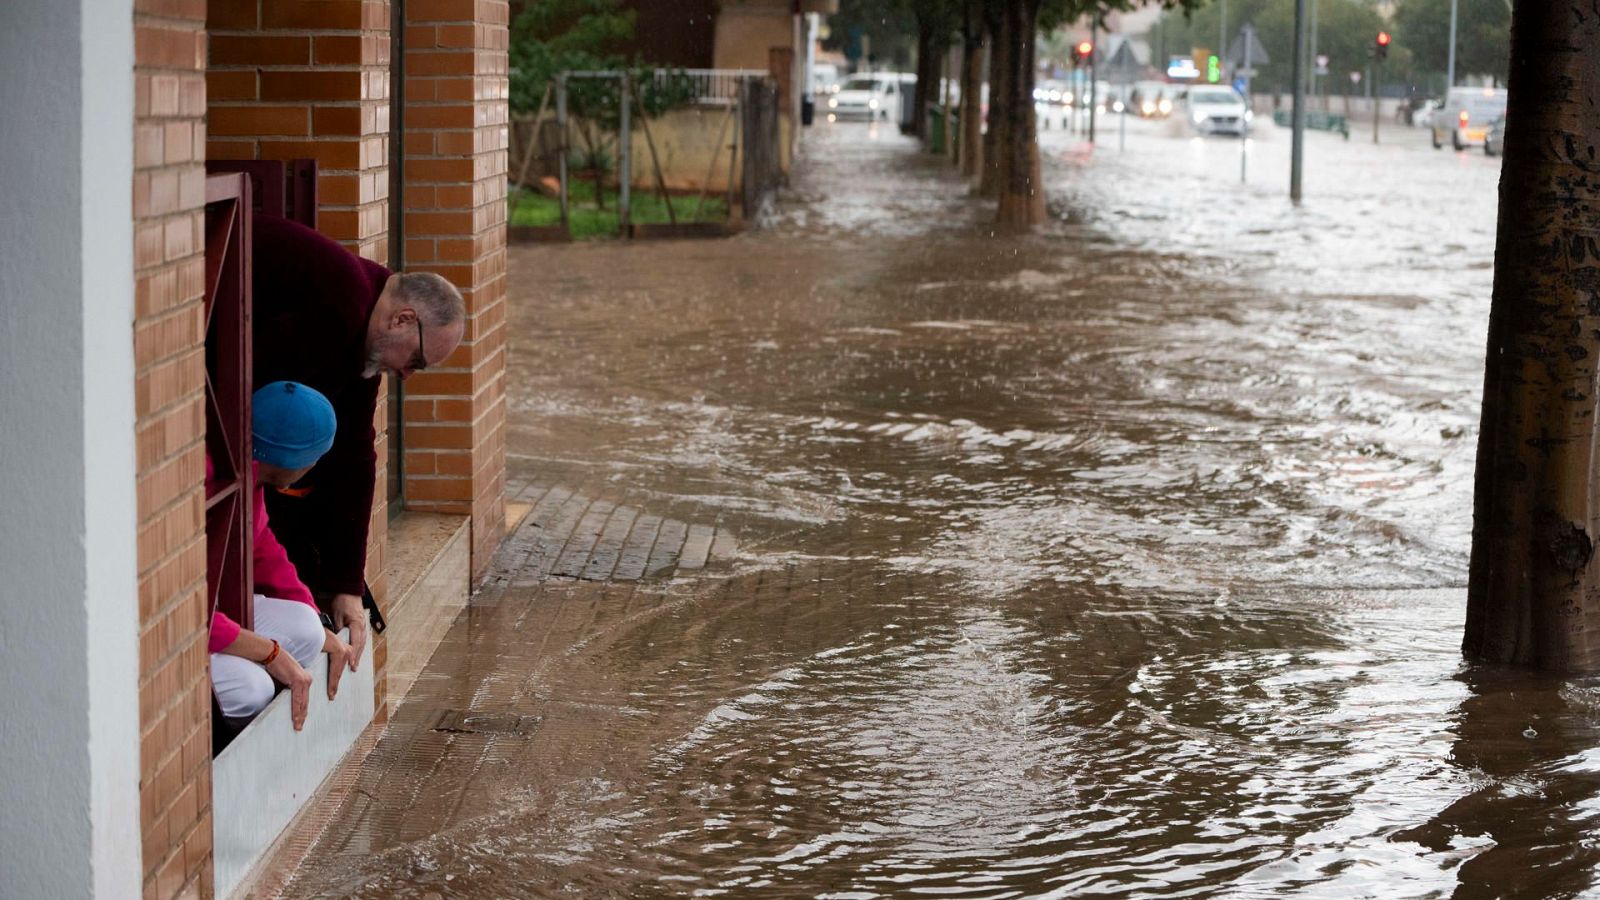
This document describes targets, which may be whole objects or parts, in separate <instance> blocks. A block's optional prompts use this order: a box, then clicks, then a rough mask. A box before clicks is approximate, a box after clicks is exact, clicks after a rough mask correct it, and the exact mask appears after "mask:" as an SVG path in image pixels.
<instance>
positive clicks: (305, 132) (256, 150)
mask: <svg viewBox="0 0 1600 900" xmlns="http://www.w3.org/2000/svg"><path fill="white" fill-rule="evenodd" d="M207 24H208V28H209V29H210V33H211V49H210V53H211V55H210V60H211V62H210V67H209V69H208V70H207V73H206V81H207V83H208V85H209V86H210V97H209V103H210V124H209V128H210V142H209V145H208V151H207V152H208V154H209V157H210V158H211V159H283V160H288V159H296V158H301V157H310V158H313V159H316V160H317V165H318V172H319V173H320V174H319V178H318V182H317V192H318V200H319V202H320V204H321V208H320V210H319V213H320V216H321V218H320V221H319V222H318V229H319V230H320V231H322V232H323V233H324V234H326V235H328V236H329V237H331V238H333V239H334V240H337V241H341V242H343V243H344V244H346V245H347V246H349V247H350V248H351V249H352V250H354V251H355V252H357V253H359V254H361V255H362V256H365V257H367V258H368V259H374V260H377V261H379V262H386V261H387V260H388V256H389V244H388V227H389V223H388V207H387V205H386V203H385V198H386V197H387V196H388V193H389V138H388V134H389V4H388V3H387V2H384V0H210V8H209V13H208V20H207Z"/></svg>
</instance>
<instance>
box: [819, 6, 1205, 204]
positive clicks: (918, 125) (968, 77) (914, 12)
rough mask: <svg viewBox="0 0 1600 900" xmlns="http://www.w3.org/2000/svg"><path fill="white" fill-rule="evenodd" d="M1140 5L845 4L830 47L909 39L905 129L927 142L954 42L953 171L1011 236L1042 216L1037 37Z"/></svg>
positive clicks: (1185, 8) (835, 23)
mask: <svg viewBox="0 0 1600 900" xmlns="http://www.w3.org/2000/svg"><path fill="white" fill-rule="evenodd" d="M1204 2H1205V0H1161V5H1163V6H1165V7H1167V8H1169V9H1183V10H1186V11H1192V10H1194V9H1198V8H1200V6H1201V5H1202V4H1203V3H1204ZM1141 5H1144V4H1142V3H1140V2H1139V0H854V2H851V0H845V3H844V4H843V6H842V8H841V10H840V13H839V14H838V15H837V16H835V17H834V19H833V20H831V21H830V26H831V27H832V28H833V30H834V34H835V40H845V39H848V38H847V34H848V30H849V29H852V28H854V29H857V31H858V32H859V31H864V30H866V29H868V28H869V26H871V27H875V28H876V29H881V30H885V31H887V30H889V29H891V28H900V29H905V30H906V31H909V33H911V34H914V35H915V36H916V48H917V89H916V93H915V95H914V102H915V104H916V108H915V111H914V113H913V119H912V128H913V130H914V131H915V132H916V134H917V135H918V136H919V137H924V138H925V137H927V136H928V124H927V105H928V102H929V101H931V100H932V99H933V98H934V96H935V91H937V89H938V86H939V81H940V72H941V68H942V67H941V65H940V60H941V59H942V58H943V57H944V56H945V53H946V52H947V51H948V50H949V48H950V47H951V46H952V45H959V46H960V47H961V50H962V60H963V62H962V65H961V75H960V78H961V106H960V112H959V115H960V121H961V140H960V141H959V146H960V153H959V156H958V158H957V164H958V165H959V166H960V167H961V171H962V172H963V173H964V174H966V175H967V176H968V177H970V178H971V179H972V180H973V183H974V187H975V189H976V190H977V192H978V193H979V194H981V195H982V196H985V197H993V198H994V199H995V201H996V212H995V221H996V223H997V224H998V225H1000V226H1002V227H1005V228H1013V229H1014V228H1028V227H1031V226H1033V225H1037V224H1039V223H1041V222H1043V221H1044V219H1045V194H1044V185H1043V182H1042V180H1041V177H1040V175H1041V173H1040V169H1039V140H1038V126H1037V121H1036V118H1035V114H1034V104H1033V87H1034V76H1035V75H1036V74H1037V72H1038V56H1037V46H1038V39H1039V33H1040V31H1041V30H1044V31H1053V30H1054V29H1056V28H1059V27H1061V26H1062V25H1065V24H1068V23H1071V22H1075V21H1080V20H1084V19H1088V18H1092V19H1096V20H1103V19H1104V17H1105V16H1106V14H1107V13H1110V12H1113V11H1119V10H1130V9H1133V8H1134V7H1137V6H1141ZM902 33H904V32H902ZM886 39H887V36H886V37H885V38H882V39H880V40H886ZM985 55H987V58H988V71H987V73H985V71H984V63H983V61H984V58H985ZM985 74H987V82H988V85H989V97H988V101H989V103H988V107H989V108H988V117H987V121H988V128H987V129H986V130H985V129H983V127H982V125H983V121H984V114H983V110H982V103H983V91H982V88H983V83H984V80H985ZM980 134H981V135H982V136H981V138H980Z"/></svg>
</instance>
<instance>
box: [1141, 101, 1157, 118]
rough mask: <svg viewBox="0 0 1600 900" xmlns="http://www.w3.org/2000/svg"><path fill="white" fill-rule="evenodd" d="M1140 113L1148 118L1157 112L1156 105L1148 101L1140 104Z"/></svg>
mask: <svg viewBox="0 0 1600 900" xmlns="http://www.w3.org/2000/svg"><path fill="white" fill-rule="evenodd" d="M1139 111H1140V112H1142V113H1144V114H1145V115H1147V116H1148V115H1150V114H1151V113H1153V112H1155V111H1156V105H1155V104H1154V103H1151V102H1150V101H1149V100H1146V101H1144V102H1143V103H1141V104H1139Z"/></svg>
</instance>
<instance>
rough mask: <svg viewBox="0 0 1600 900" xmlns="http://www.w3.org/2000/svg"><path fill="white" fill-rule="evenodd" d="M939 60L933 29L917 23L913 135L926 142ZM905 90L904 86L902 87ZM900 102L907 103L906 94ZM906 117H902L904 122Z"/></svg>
mask: <svg viewBox="0 0 1600 900" xmlns="http://www.w3.org/2000/svg"><path fill="white" fill-rule="evenodd" d="M937 62H938V61H937V60H936V59H934V40H933V28H932V27H930V26H929V25H927V24H926V23H924V22H921V21H918V22H917V89H916V92H915V93H914V94H913V95H912V99H911V101H910V102H911V104H912V109H911V133H912V134H914V135H916V136H917V137H919V138H922V139H923V140H924V141H926V140H927V139H928V100H929V98H931V97H932V96H933V93H932V91H933V83H934V81H935V79H937V78H938V77H939V76H938V74H937V73H938V71H939V70H938V68H937ZM902 89H903V86H902ZM900 102H901V103H905V102H907V101H906V97H905V95H904V94H902V95H901V96H900ZM904 119H905V117H904V116H901V120H902V121H904Z"/></svg>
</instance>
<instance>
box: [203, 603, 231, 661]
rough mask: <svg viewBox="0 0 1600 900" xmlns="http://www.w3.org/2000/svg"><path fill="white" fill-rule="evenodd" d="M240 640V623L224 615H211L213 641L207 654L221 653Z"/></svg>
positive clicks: (207, 649)
mask: <svg viewBox="0 0 1600 900" xmlns="http://www.w3.org/2000/svg"><path fill="white" fill-rule="evenodd" d="M238 639H239V623H238V622H235V621H234V620H232V619H230V618H228V617H227V616H225V615H223V614H222V613H212V614H211V641H210V643H208V644H207V645H206V652H207V653H221V652H222V651H223V650H226V649H227V648H228V645H229V644H232V643H233V642H234V641H236V640H238Z"/></svg>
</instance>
